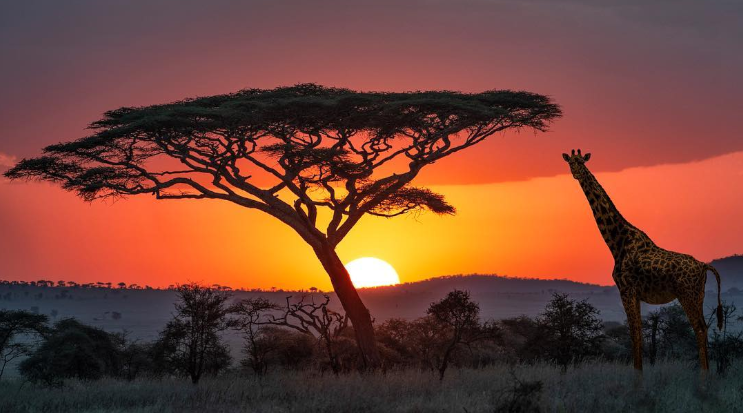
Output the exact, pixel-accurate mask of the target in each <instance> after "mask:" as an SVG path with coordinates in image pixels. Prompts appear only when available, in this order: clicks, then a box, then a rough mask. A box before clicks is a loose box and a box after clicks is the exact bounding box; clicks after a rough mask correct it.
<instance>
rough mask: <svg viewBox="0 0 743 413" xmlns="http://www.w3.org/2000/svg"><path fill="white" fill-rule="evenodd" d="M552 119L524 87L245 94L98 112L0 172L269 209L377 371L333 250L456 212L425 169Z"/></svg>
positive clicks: (365, 323)
mask: <svg viewBox="0 0 743 413" xmlns="http://www.w3.org/2000/svg"><path fill="white" fill-rule="evenodd" d="M560 115H561V113H560V109H559V107H558V106H557V105H555V104H554V103H553V102H551V100H550V99H549V98H547V97H545V96H541V95H537V94H533V93H528V92H512V91H504V90H500V91H488V92H483V93H477V94H465V93H458V92H448V91H443V92H408V93H376V92H375V93H372V92H354V91H351V90H347V89H335V88H325V87H321V86H317V85H312V84H309V85H298V86H294V87H283V88H277V89H273V90H258V89H250V90H244V91H241V92H238V93H233V94H228V95H220V96H211V97H204V98H198V99H189V100H184V101H180V102H175V103H171V104H165V105H156V106H148V107H139V108H132V107H125V108H121V109H117V110H112V111H109V112H106V114H105V116H104V117H103V119H101V120H99V121H97V122H94V123H93V124H92V125H91V129H93V130H94V132H93V134H92V135H90V136H88V137H85V138H82V139H79V140H77V141H73V142H68V143H60V144H55V145H51V146H48V147H46V148H45V149H44V154H43V155H42V156H40V157H38V158H32V159H24V160H22V161H21V162H20V163H18V165H16V166H15V167H13V168H12V169H10V170H9V171H7V172H6V173H5V176H7V177H8V178H11V179H19V178H26V179H38V180H46V181H51V182H56V183H59V184H61V185H62V187H63V188H65V189H67V190H70V191H74V192H76V193H77V194H78V195H80V196H81V197H82V198H84V199H85V200H89V201H90V200H94V199H98V198H105V197H121V196H127V195H137V194H149V195H154V196H155V197H156V198H157V199H220V200H224V201H229V202H233V203H235V204H237V205H240V206H243V207H245V208H250V209H255V210H259V211H262V212H264V213H266V214H269V215H271V216H273V217H275V218H276V219H278V220H280V221H281V222H283V223H284V224H286V225H288V226H289V227H291V228H292V229H293V230H294V231H295V232H296V233H297V234H298V235H299V236H300V237H302V239H303V240H304V241H305V242H307V243H308V244H309V245H310V246H311V247H312V249H313V251H314V253H315V254H316V256H317V258H318V259H319V260H320V262H321V263H322V265H323V267H324V268H325V270H326V271H327V273H328V275H329V276H330V280H331V282H332V284H333V288H334V290H335V292H336V293H337V295H338V298H339V299H340V301H341V304H342V305H343V308H344V309H345V311H346V313H347V314H348V316H349V317H350V319H351V321H352V323H353V326H354V331H355V334H356V339H357V342H358V345H359V348H360V350H361V353H362V355H363V358H364V361H365V362H366V363H367V364H368V365H370V366H377V365H379V362H380V357H379V352H378V350H377V347H376V342H375V339H374V329H373V326H372V320H371V316H370V314H369V311H368V310H367V309H366V307H365V306H364V304H363V302H362V301H361V299H360V297H359V295H358V293H357V292H356V289H355V288H354V286H353V284H352V283H351V278H350V276H349V274H348V272H347V271H346V269H345V267H344V266H343V263H342V261H341V259H340V258H339V257H338V255H337V254H336V247H337V245H338V244H339V243H340V242H341V241H342V240H343V239H344V238H345V237H346V236H347V235H348V233H349V232H350V231H351V229H352V228H353V227H354V226H355V225H356V224H357V223H358V222H359V220H360V219H361V218H362V217H363V216H364V215H367V214H368V215H375V216H382V217H393V216H397V215H401V214H404V213H407V212H411V211H417V210H430V211H433V212H435V213H439V214H450V213H453V212H454V208H453V207H452V206H451V205H449V204H448V203H447V202H446V201H445V200H444V198H443V196H441V195H439V194H436V193H434V192H432V191H430V190H428V189H426V188H419V187H414V186H412V185H411V182H412V181H413V179H414V178H415V177H416V176H417V175H418V174H419V173H420V171H421V170H422V169H423V168H424V167H425V166H427V165H430V164H433V163H435V162H437V161H439V160H441V159H443V158H445V157H447V156H449V155H452V154H454V153H456V152H459V151H461V150H463V149H466V148H469V147H471V146H474V145H476V144H478V143H480V142H482V141H483V140H485V139H486V138H487V137H489V136H491V135H493V134H496V133H498V132H503V131H506V130H509V129H520V128H529V129H533V130H537V131H541V130H545V129H546V128H547V126H548V124H549V122H550V121H552V120H554V119H555V118H557V117H559V116H560ZM174 163H176V164H179V166H178V167H173V168H169V167H172V166H173V164H174ZM322 209H325V210H327V211H328V212H329V214H328V216H329V219H328V220H327V222H324V220H319V219H318V217H321V216H323V214H322V213H321V212H320V211H321V210H322ZM277 248H280V246H277Z"/></svg>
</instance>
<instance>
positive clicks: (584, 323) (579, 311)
mask: <svg viewBox="0 0 743 413" xmlns="http://www.w3.org/2000/svg"><path fill="white" fill-rule="evenodd" d="M537 323H538V325H539V329H540V330H542V333H543V334H542V335H540V337H539V340H540V341H541V347H542V349H543V355H544V357H545V358H547V359H549V360H552V361H554V362H555V363H557V364H560V365H562V366H563V368H567V366H568V365H569V364H570V363H573V362H577V361H581V360H583V359H584V358H586V357H591V356H598V355H599V354H600V353H601V343H602V341H603V340H604V334H603V324H602V321H601V319H600V318H599V311H598V310H597V309H596V307H594V306H593V305H591V304H590V303H589V302H588V301H587V300H582V301H577V300H572V299H570V298H569V296H568V295H567V294H561V293H554V294H553V295H552V300H550V302H549V303H547V306H546V307H545V309H544V312H543V313H542V314H540V316H539V317H538V318H537Z"/></svg>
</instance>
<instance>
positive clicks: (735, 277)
mask: <svg viewBox="0 0 743 413" xmlns="http://www.w3.org/2000/svg"><path fill="white" fill-rule="evenodd" d="M710 264H712V266H713V267H715V268H716V269H717V271H718V272H719V273H720V279H721V281H722V291H727V290H729V289H731V288H734V289H737V290H743V255H732V256H730V257H725V258H718V259H716V260H712V262H710ZM706 289H707V290H708V291H709V290H712V291H717V282H716V281H715V277H714V276H713V275H712V273H710V274H709V275H708V276H707V287H706ZM734 291H735V290H734Z"/></svg>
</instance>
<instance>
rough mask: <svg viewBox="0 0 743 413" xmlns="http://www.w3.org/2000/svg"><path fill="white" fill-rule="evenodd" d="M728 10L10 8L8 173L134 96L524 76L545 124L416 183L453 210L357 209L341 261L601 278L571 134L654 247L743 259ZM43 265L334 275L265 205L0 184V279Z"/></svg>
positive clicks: (3, 24)
mask: <svg viewBox="0 0 743 413" xmlns="http://www.w3.org/2000/svg"><path fill="white" fill-rule="evenodd" d="M646 3H649V4H646ZM741 18H743V5H740V4H738V3H736V2H728V1H723V0H713V1H711V2H680V3H676V2H674V4H673V6H670V5H669V2H666V1H659V2H632V1H630V2H627V1H626V0H621V1H620V0H601V1H593V0H590V1H589V0H555V1H544V0H533V1H528V2H527V1H520V0H519V1H517V0H498V1H495V0H460V1H448V0H410V1H406V2H393V1H390V0H377V1H371V0H359V1H356V2H353V3H352V5H351V3H350V2H343V1H340V0H320V1H317V2H306V1H299V0H286V1H281V2H272V1H261V0H255V1H244V2H234V1H229V0H214V1H210V2H189V1H181V0H178V1H176V0H158V1H146V2H145V1H142V2H127V3H121V2H100V1H96V0H78V1H75V2H58V1H53V0H39V1H36V2H15V3H10V2H6V3H3V4H2V5H0V56H3V60H4V62H10V64H3V65H0V169H2V168H3V167H4V166H8V165H10V164H11V163H12V161H13V160H14V159H15V160H17V159H20V158H23V157H31V156H35V155H38V154H39V150H40V148H42V147H43V146H45V145H48V144H51V143H55V142H59V141H66V140H71V139H75V138H78V137H80V136H83V135H85V134H86V133H87V132H86V131H85V129H84V128H85V125H87V124H88V123H89V122H91V121H94V120H96V119H98V118H99V117H100V115H101V113H103V112H104V111H105V110H108V109H113V108H117V107H120V106H125V105H146V104H153V103H162V102H168V101H173V100H177V99H181V98H184V97H188V96H203V95H209V94H217V93H225V92H231V91H235V90H238V89H240V88H245V87H275V86H279V85H291V84H296V83H300V82H317V83H321V84H324V85H328V86H342V87H349V88H354V89H360V90H396V91H400V90H415V89H450V90H462V91H467V92H478V91H482V90H486V89H492V88H511V89H525V90H529V91H533V92H537V93H542V94H547V95H550V96H551V97H552V98H553V99H554V100H555V101H557V102H558V103H560V104H561V105H562V107H563V110H564V113H565V116H564V118H563V119H561V120H559V121H558V122H557V123H555V124H554V125H553V128H552V130H551V131H550V132H549V133H544V134H537V135H534V134H532V133H531V132H526V131H525V132H522V133H520V134H516V133H508V134H507V135H505V136H494V137H492V138H490V139H489V140H488V141H486V142H484V143H483V144H481V145H480V146H479V147H477V148H475V149H472V150H468V151H463V152H462V153H461V154H456V155H455V156H453V157H452V158H450V159H445V160H443V161H441V162H437V163H436V165H433V166H432V167H430V168H429V169H427V170H424V172H423V173H422V174H421V176H420V177H419V179H418V183H419V184H425V185H429V186H431V187H432V188H433V189H434V190H436V191H439V192H442V193H444V194H446V195H447V197H448V199H449V201H450V202H451V203H452V204H453V205H454V206H456V207H457V209H458V214H457V215H456V216H454V217H436V216H433V215H425V214H424V215H421V216H418V217H403V218H397V219H394V220H384V219H381V218H373V217H367V218H366V219H365V220H362V222H361V224H360V225H359V226H358V227H357V228H356V229H354V231H352V232H351V235H350V236H349V237H348V238H347V239H346V240H344V242H343V243H342V244H341V246H340V251H339V252H340V254H341V257H342V258H343V259H345V260H346V261H350V260H351V259H353V258H357V257H359V256H364V255H371V256H377V257H379V258H383V259H385V260H387V261H389V262H390V263H391V264H393V265H394V266H395V267H396V268H397V270H398V272H399V273H400V276H401V278H402V279H403V281H413V280H417V279H421V278H427V277H431V276H435V275H444V274H452V273H468V272H480V273H490V272H498V273H501V274H509V275H515V276H534V277H567V278H572V279H576V280H582V281H592V282H598V283H609V282H610V275H609V274H610V271H611V256H610V255H609V252H608V250H607V249H606V247H605V246H604V245H603V243H602V240H601V238H600V236H599V233H598V230H596V228H595V227H594V223H593V221H592V217H591V214H590V211H589V209H588V205H587V202H586V201H585V199H584V198H583V195H582V193H581V191H580V189H579V186H578V184H577V182H575V181H574V180H572V178H570V177H569V176H568V175H566V173H567V166H566V165H565V163H564V162H563V161H562V159H561V157H560V153H562V152H565V151H569V150H570V149H572V148H578V147H580V148H583V149H584V150H590V151H591V152H593V155H594V158H593V159H592V160H591V162H590V163H589V167H590V168H591V169H592V170H593V171H594V172H597V176H598V178H599V180H600V181H601V182H602V183H604V185H605V187H606V189H607V191H608V192H609V194H610V195H611V196H612V197H613V198H614V201H615V203H616V204H617V205H618V206H619V208H620V210H621V211H622V212H623V213H624V214H625V215H626V217H627V218H628V219H629V220H630V221H631V222H633V223H634V224H636V225H637V226H639V227H640V228H642V229H644V230H646V232H647V233H648V234H649V235H650V236H651V237H652V238H654V239H655V240H656V241H657V242H658V243H659V244H660V245H661V246H664V247H668V248H672V249H678V250H682V251H684V252H688V253H691V254H695V255H696V256H697V257H698V258H700V259H703V260H709V259H712V258H715V257H720V256H724V255H728V254H732V253H741V252H743V242H741V241H743V240H742V239H741V237H743V231H741V229H743V228H741V224H740V219H739V215H740V212H739V211H741V210H743V201H742V200H741V193H743V191H741V188H743V185H741V176H742V175H741V174H742V173H743V172H742V169H741V162H743V139H741V133H740V131H739V126H738V125H739V117H740V114H741V113H743V104H741V100H740V96H741V95H743V82H740V79H739V74H740V73H741V72H742V71H743V54H741V53H739V49H740V44H743V26H742V25H740V24H739V22H740V21H741ZM556 175H557V176H556ZM736 214H737V215H736ZM277 245H280V246H281V247H280V248H277V247H276V246H277ZM39 278H51V279H73V280H76V281H81V282H86V281H113V282H118V281H119V280H121V281H125V282H137V283H141V284H151V285H161V286H162V285H168V284H171V283H175V282H182V281H186V280H195V281H205V282H209V283H212V282H216V283H222V284H229V285H232V286H234V287H239V286H244V287H254V286H255V287H271V286H277V287H287V288H306V287H309V286H312V285H314V286H317V287H320V288H329V282H328V281H327V278H326V277H325V276H324V275H323V274H322V271H321V268H320V265H319V264H318V263H317V262H316V260H315V259H314V257H313V256H312V253H311V251H310V249H309V247H307V246H305V245H303V244H302V242H301V241H300V239H299V237H298V236H297V235H296V234H294V233H293V232H291V230H290V229H288V228H286V227H284V226H283V225H282V224H280V223H278V222H274V221H273V220H272V219H271V218H269V217H265V216H262V215H261V214H260V213H258V212H256V211H248V210H243V209H240V208H239V207H237V206H234V205H229V204H221V203H219V202H216V201H211V202H203V201H202V202H199V201H170V202H155V201H153V200H152V199H150V198H147V197H145V198H131V199H128V200H125V201H120V202H117V203H113V204H111V203H108V204H106V203H95V204H92V205H89V204H85V203H83V202H82V201H80V200H79V199H76V198H75V197H74V196H73V195H71V194H67V193H64V192H63V191H61V190H59V189H57V188H53V187H52V186H49V185H43V184H22V183H18V184H15V183H14V184H8V183H4V182H3V183H0V279H39Z"/></svg>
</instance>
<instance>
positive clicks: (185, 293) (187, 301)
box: [153, 283, 232, 384]
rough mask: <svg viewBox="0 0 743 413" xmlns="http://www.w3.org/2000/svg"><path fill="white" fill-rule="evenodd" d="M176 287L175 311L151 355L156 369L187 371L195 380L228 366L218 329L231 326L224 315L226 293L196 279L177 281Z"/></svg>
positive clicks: (227, 295)
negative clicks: (180, 283)
mask: <svg viewBox="0 0 743 413" xmlns="http://www.w3.org/2000/svg"><path fill="white" fill-rule="evenodd" d="M176 291H177V296H178V302H177V303H176V304H175V309H176V314H175V315H174V317H173V319H172V320H171V321H169V322H168V324H167V325H166V326H165V329H164V330H163V331H162V332H161V333H160V338H159V339H158V340H157V342H156V343H155V344H154V345H153V355H154V357H155V359H156V365H157V367H158V368H159V369H160V370H162V371H163V372H167V373H172V374H178V375H181V374H182V375H187V376H189V377H190V378H191V381H192V382H193V383H194V384H196V383H198V382H199V380H200V379H201V377H202V376H203V375H204V374H205V373H207V374H217V373H219V372H220V371H222V370H224V369H225V368H226V367H228V366H229V363H230V355H229V350H228V349H227V346H226V345H225V344H224V343H223V342H222V339H221V337H220V333H221V332H222V331H224V330H227V329H228V328H230V327H231V326H232V325H231V324H230V321H229V320H228V317H227V315H228V314H229V313H230V312H231V308H230V306H228V305H227V300H229V298H230V294H229V293H228V292H225V291H217V290H214V289H211V288H207V287H204V286H201V285H199V284H196V283H190V284H184V285H179V286H178V288H177V290H176Z"/></svg>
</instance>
